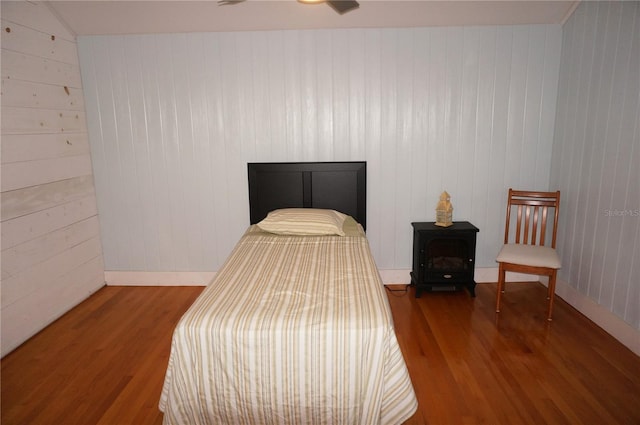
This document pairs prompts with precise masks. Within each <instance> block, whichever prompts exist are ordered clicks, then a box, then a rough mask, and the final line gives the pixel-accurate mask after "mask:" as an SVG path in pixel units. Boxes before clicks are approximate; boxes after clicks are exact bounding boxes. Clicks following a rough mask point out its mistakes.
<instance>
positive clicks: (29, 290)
mask: <svg viewBox="0 0 640 425" xmlns="http://www.w3.org/2000/svg"><path fill="white" fill-rule="evenodd" d="M1 16H2V172H1V177H2V180H1V184H0V187H1V190H2V198H1V219H2V223H1V231H2V253H1V255H2V283H1V285H2V304H1V314H2V342H1V345H2V355H4V354H6V353H7V352H9V351H11V350H12V349H14V348H15V347H16V346H18V345H19V344H20V343H22V342H23V341H24V340H26V339H27V338H28V337H30V336H31V335H33V334H35V333H36V332H38V331H39V330H40V329H42V328H43V327H44V326H46V325H47V324H48V323H50V322H52V321H53V320H55V319H56V318H57V317H59V316H60V315H62V314H63V313H65V312H66V311H67V310H68V309H70V308H71V307H73V306H74V305H76V304H77V303H78V302H80V301H82V300H83V299H85V298H86V297H87V296H89V295H90V294H91V293H93V292H94V291H95V290H97V289H98V288H100V287H102V286H103V285H104V265H103V258H102V245H101V239H100V227H99V223H98V214H97V205H96V195H95V188H94V184H93V172H92V165H91V158H90V153H89V139H88V133H87V127H86V116H85V109H84V99H83V93H82V84H81V77H80V67H79V63H78V54H77V46H76V41H75V37H74V35H73V34H71V33H70V32H69V31H68V30H67V29H66V28H65V27H64V26H63V25H62V24H61V23H60V21H59V20H58V19H57V18H56V17H55V16H54V15H53V14H52V13H51V11H50V10H49V8H48V7H47V6H46V5H44V4H42V3H33V2H26V1H18V2H13V1H12V2H2V15H1Z"/></svg>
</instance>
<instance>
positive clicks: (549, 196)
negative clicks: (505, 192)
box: [504, 189, 560, 248]
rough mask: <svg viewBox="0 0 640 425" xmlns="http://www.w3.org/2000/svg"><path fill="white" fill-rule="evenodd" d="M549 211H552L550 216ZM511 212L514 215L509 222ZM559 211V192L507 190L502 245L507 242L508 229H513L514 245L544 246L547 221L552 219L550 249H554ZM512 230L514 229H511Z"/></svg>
mask: <svg viewBox="0 0 640 425" xmlns="http://www.w3.org/2000/svg"><path fill="white" fill-rule="evenodd" d="M549 209H553V211H552V213H553V215H552V216H551V215H550V214H549ZM511 210H514V211H515V213H516V217H515V220H513V223H512V220H511ZM559 210H560V191H559V190H558V191H556V192H531V191H524V190H513V189H509V200H508V202H507V224H506V226H505V230H504V243H505V244H506V243H510V242H509V228H510V227H511V226H510V224H511V225H513V226H514V227H515V243H517V244H525V245H545V237H546V235H547V227H548V225H549V223H548V221H549V219H550V218H551V217H552V219H553V231H552V238H551V247H552V248H555V247H556V233H557V231H558V213H559ZM512 230H514V229H512Z"/></svg>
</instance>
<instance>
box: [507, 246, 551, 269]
mask: <svg viewBox="0 0 640 425" xmlns="http://www.w3.org/2000/svg"><path fill="white" fill-rule="evenodd" d="M496 261H497V262H499V263H511V264H520V265H524V266H534V267H548V268H551V269H559V268H560V267H561V266H562V264H561V263H560V257H559V256H558V253H557V252H556V250H555V249H553V248H551V247H548V246H538V245H523V244H506V245H504V246H503V247H502V249H501V250H500V253H499V254H498V257H497V258H496Z"/></svg>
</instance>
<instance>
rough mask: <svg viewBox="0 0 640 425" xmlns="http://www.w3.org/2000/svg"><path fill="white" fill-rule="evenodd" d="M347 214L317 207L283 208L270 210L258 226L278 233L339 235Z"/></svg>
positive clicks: (341, 233)
mask: <svg viewBox="0 0 640 425" xmlns="http://www.w3.org/2000/svg"><path fill="white" fill-rule="evenodd" d="M346 218H347V215H345V214H342V213H341V212H338V211H335V210H325V209H317V208H284V209H279V210H274V211H271V212H270V213H269V214H267V217H266V218H265V219H264V220H262V221H261V222H259V223H258V227H259V228H261V229H262V230H264V231H266V232H270V233H276V234H279V235H312V236H318V235H339V236H344V230H343V229H342V225H343V224H344V220H345V219H346Z"/></svg>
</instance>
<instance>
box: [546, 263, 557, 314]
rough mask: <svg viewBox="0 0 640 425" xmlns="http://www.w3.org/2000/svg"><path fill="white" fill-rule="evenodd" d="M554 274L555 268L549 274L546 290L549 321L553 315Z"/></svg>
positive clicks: (555, 272)
mask: <svg viewBox="0 0 640 425" xmlns="http://www.w3.org/2000/svg"><path fill="white" fill-rule="evenodd" d="M556 274H557V270H554V271H553V272H552V273H551V275H550V276H549V288H548V292H547V298H548V299H549V311H548V312H547V320H549V321H551V320H552V316H553V299H554V298H555V294H556Z"/></svg>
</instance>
